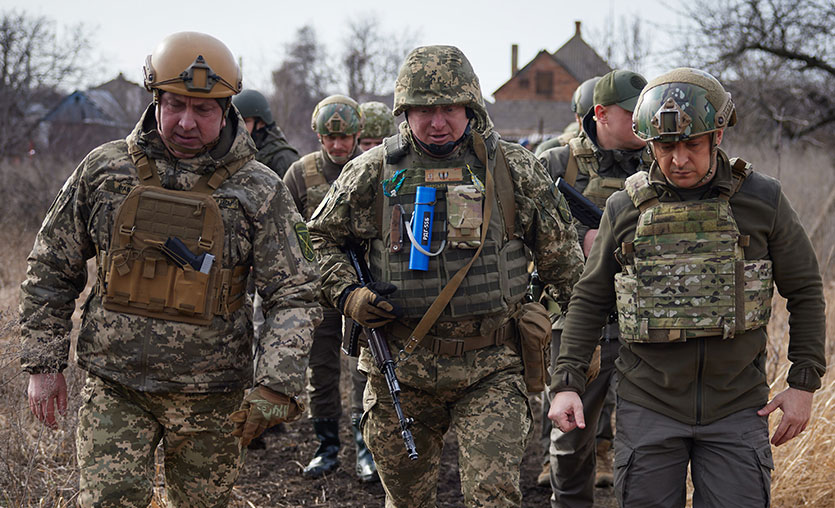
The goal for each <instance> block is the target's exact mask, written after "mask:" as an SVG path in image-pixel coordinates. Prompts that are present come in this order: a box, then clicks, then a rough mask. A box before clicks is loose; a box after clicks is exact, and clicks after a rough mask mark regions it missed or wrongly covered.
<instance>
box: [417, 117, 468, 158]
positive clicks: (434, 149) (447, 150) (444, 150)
mask: <svg viewBox="0 0 835 508" xmlns="http://www.w3.org/2000/svg"><path fill="white" fill-rule="evenodd" d="M470 132H471V129H470V124H469V123H468V124H467V128H466V129H464V133H463V134H461V137H460V138H458V139H456V140H455V141H450V142H449V143H444V144H443V145H437V144H435V143H428V144H427V143H424V142H423V141H421V140H420V139H418V137H417V136H413V137H414V138H415V141H417V142H418V144H419V145H420V146H421V148H423V149H424V150H426V151H427V152H429V153H430V154H432V155H436V156H439V157H443V156H445V155H449V154H451V153H452V151H453V150H455V149H456V148H457V147H458V145H460V144H461V143H463V142H464V140H465V139H467V137H468V136H469V135H470Z"/></svg>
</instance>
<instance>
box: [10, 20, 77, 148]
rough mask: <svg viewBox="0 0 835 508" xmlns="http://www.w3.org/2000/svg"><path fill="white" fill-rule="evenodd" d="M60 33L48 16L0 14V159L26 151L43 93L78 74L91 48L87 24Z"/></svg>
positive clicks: (69, 80) (67, 81)
mask: <svg viewBox="0 0 835 508" xmlns="http://www.w3.org/2000/svg"><path fill="white" fill-rule="evenodd" d="M65 32H66V33H65V34H63V35H59V33H58V30H57V29H56V26H55V23H54V22H53V21H51V20H50V19H48V18H46V17H44V16H37V17H32V16H29V15H27V14H25V13H22V12H16V11H8V12H3V13H0V158H1V157H5V156H8V155H12V154H16V153H20V152H25V151H26V150H27V149H28V146H29V140H30V139H31V137H32V132H33V130H34V128H35V127H36V125H37V115H34V114H32V113H31V110H32V108H33V107H34V106H35V103H36V101H37V99H38V98H39V97H43V96H45V95H46V96H48V95H49V94H50V93H53V94H54V91H55V90H56V89H57V88H58V87H60V86H61V85H62V84H65V83H69V82H72V81H74V80H76V79H78V78H79V77H80V76H81V74H82V72H83V71H84V65H83V63H84V59H85V56H86V52H87V51H88V50H89V48H90V43H89V40H88V38H87V36H86V34H85V30H84V27H83V25H76V26H74V27H70V28H68V29H67V30H65Z"/></svg>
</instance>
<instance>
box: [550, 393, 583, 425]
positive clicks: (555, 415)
mask: <svg viewBox="0 0 835 508" xmlns="http://www.w3.org/2000/svg"><path fill="white" fill-rule="evenodd" d="M548 419H549V420H551V421H552V422H554V425H556V426H557V428H558V429H560V430H561V431H563V432H568V431H570V430H574V429H576V428H577V427H579V428H581V429H585V428H586V419H585V416H584V415H583V401H582V400H580V395H578V394H577V392H570V391H569V392H557V394H556V395H554V398H553V399H551V409H549V410H548Z"/></svg>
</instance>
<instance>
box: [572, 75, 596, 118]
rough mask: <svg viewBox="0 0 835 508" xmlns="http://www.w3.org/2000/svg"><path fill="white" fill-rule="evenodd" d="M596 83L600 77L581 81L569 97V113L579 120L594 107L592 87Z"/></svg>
mask: <svg viewBox="0 0 835 508" xmlns="http://www.w3.org/2000/svg"><path fill="white" fill-rule="evenodd" d="M598 81H600V76H595V77H593V78H589V79H587V80H585V81H583V82H582V83H580V86H578V87H577V89H576V90H574V95H572V96H571V111H573V112H574V114H576V115H577V116H579V117H580V118H583V117H584V116H586V113H588V112H589V110H590V109H591V108H593V107H594V85H596V84H597V82H598Z"/></svg>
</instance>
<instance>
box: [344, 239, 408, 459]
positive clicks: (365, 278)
mask: <svg viewBox="0 0 835 508" xmlns="http://www.w3.org/2000/svg"><path fill="white" fill-rule="evenodd" d="M345 253H346V254H348V258H350V260H351V264H352V265H353V266H354V270H356V272H357V277H358V278H359V281H360V284H362V285H363V286H365V285H367V284H369V283H371V282H372V278H371V271H370V270H369V269H368V265H367V264H366V263H365V249H363V248H362V246H360V245H358V244H355V243H348V244H347V245H346V246H345ZM359 326H360V325H359V324H358V323H356V322H354V325H353V328H351V338H350V339H349V344H348V349H351V348H352V347H353V348H354V349H353V350H352V351H351V352H354V351H356V350H357V349H359V347H358V342H359V340H358V339H359ZM365 335H366V337H368V349H369V350H370V351H371V356H372V357H373V358H374V363H376V364H377V368H378V369H379V370H380V372H381V373H382V374H383V376H384V377H385V379H386V384H387V385H388V389H389V394H391V400H392V403H393V404H394V411H395V412H396V413H397V419H398V420H399V421H400V435H401V436H402V437H403V444H405V445H406V453H408V455H409V458H410V459H412V460H417V458H418V452H417V448H415V439H414V437H413V436H412V431H411V430H409V428H410V427H411V426H412V424H413V423H414V419H412V418H407V417H406V416H405V415H404V414H403V408H402V407H400V381H398V380H397V374H395V372H394V367H395V362H394V359H393V358H392V356H391V350H390V349H389V346H388V341H386V338H385V337H384V336H383V333H382V332H381V331H380V330H378V329H377V328H365ZM343 351H345V352H346V354H350V352H349V351H346V350H345V344H343Z"/></svg>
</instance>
